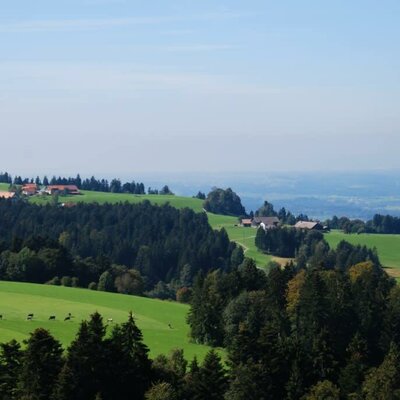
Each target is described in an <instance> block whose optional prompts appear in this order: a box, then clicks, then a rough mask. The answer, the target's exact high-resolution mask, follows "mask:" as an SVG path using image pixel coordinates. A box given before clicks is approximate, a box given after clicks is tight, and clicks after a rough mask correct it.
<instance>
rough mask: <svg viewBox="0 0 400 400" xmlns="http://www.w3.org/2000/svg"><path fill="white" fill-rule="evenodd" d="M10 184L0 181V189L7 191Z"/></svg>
mask: <svg viewBox="0 0 400 400" xmlns="http://www.w3.org/2000/svg"><path fill="white" fill-rule="evenodd" d="M9 187H10V185H9V184H8V183H0V191H1V192H7V191H8V188H9Z"/></svg>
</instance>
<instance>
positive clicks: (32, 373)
mask: <svg viewBox="0 0 400 400" xmlns="http://www.w3.org/2000/svg"><path fill="white" fill-rule="evenodd" d="M62 362H63V360H62V348H61V345H60V343H59V342H58V341H57V340H56V339H54V338H53V336H51V335H50V333H49V332H48V331H47V330H45V329H42V328H38V329H36V330H35V331H34V332H33V333H31V335H30V337H29V339H28V340H27V341H26V349H25V350H24V354H23V358H22V368H21V373H20V379H19V393H20V395H21V397H22V398H24V397H25V398H27V399H30V400H48V399H49V398H50V396H51V394H52V392H53V388H54V384H55V382H56V379H57V376H58V374H59V372H60V370H61V367H62Z"/></svg>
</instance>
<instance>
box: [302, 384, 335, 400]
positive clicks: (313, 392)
mask: <svg viewBox="0 0 400 400" xmlns="http://www.w3.org/2000/svg"><path fill="white" fill-rule="evenodd" d="M321 399H324V400H339V399H340V391H339V388H338V387H337V386H336V385H334V384H333V383H332V382H330V381H327V380H325V381H321V382H318V383H317V384H316V385H314V386H313V387H312V388H311V389H310V391H309V392H308V393H307V394H306V395H305V396H303V397H302V400H321Z"/></svg>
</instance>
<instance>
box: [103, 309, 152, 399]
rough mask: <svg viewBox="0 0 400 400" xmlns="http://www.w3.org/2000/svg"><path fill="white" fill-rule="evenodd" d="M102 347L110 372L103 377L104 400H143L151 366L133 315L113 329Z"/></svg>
mask: <svg viewBox="0 0 400 400" xmlns="http://www.w3.org/2000/svg"><path fill="white" fill-rule="evenodd" d="M105 346H106V347H107V352H108V357H107V362H108V363H109V364H110V365H112V366H113V368H112V370H109V371H108V373H107V376H106V381H107V384H106V388H107V390H106V391H105V392H104V399H110V400H112V399H114V398H117V399H130V400H134V399H142V398H143V396H144V393H145V392H146V390H147V389H148V387H149V384H150V377H151V362H150V359H149V358H148V352H149V350H148V348H147V346H146V345H145V344H144V343H143V336H142V332H141V331H140V330H139V328H138V327H137V326H136V324H135V321H134V318H133V314H132V312H130V313H129V318H128V321H127V322H125V323H123V324H121V325H117V326H116V327H115V328H114V329H113V331H112V334H111V337H110V338H109V339H107V340H106V343H105Z"/></svg>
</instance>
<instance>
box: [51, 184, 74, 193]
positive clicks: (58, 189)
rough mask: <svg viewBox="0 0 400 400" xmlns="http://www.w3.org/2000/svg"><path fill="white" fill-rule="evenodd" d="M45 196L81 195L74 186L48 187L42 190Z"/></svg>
mask: <svg viewBox="0 0 400 400" xmlns="http://www.w3.org/2000/svg"><path fill="white" fill-rule="evenodd" d="M44 191H45V193H47V194H54V193H66V194H81V192H80V191H79V189H78V187H77V186H76V185H49V186H47V187H46V189H45V190H44Z"/></svg>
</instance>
